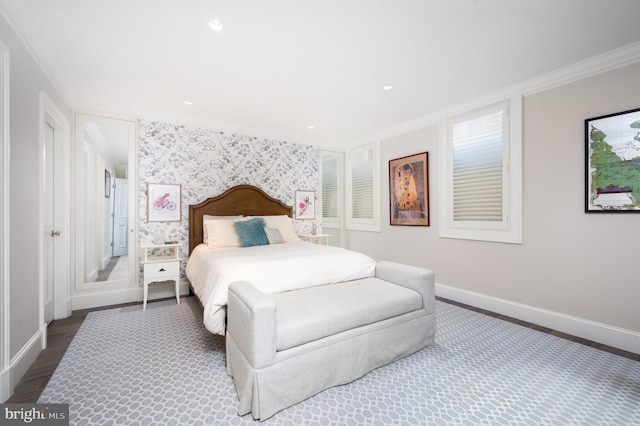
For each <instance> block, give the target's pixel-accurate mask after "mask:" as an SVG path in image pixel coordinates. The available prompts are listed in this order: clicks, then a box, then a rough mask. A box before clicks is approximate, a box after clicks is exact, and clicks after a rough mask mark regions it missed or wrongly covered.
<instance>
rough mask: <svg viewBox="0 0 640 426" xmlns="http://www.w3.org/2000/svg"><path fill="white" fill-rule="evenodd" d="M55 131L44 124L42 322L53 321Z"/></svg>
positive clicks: (55, 232)
mask: <svg viewBox="0 0 640 426" xmlns="http://www.w3.org/2000/svg"><path fill="white" fill-rule="evenodd" d="M55 139H56V132H55V129H54V128H53V127H52V126H51V125H50V124H49V123H47V122H45V143H44V194H45V195H44V202H45V205H44V321H45V322H46V323H47V324H49V323H50V322H51V321H53V284H54V280H55V239H56V238H57V237H58V236H59V235H60V233H59V231H57V230H56V229H55V217H54V216H55V214H54V212H55V188H56V186H55V181H54V177H55V172H54V164H55V162H54V152H55Z"/></svg>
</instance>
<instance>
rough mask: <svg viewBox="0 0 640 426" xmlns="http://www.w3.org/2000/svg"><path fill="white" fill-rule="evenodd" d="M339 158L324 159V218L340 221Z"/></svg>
mask: <svg viewBox="0 0 640 426" xmlns="http://www.w3.org/2000/svg"><path fill="white" fill-rule="evenodd" d="M338 166H339V162H338V157H324V158H323V159H322V217H323V218H324V219H336V220H337V219H338Z"/></svg>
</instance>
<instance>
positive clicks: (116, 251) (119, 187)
mask: <svg viewBox="0 0 640 426" xmlns="http://www.w3.org/2000/svg"><path fill="white" fill-rule="evenodd" d="M128 187H129V182H128V181H127V180H126V179H119V178H116V179H114V185H113V192H114V194H113V195H114V197H113V239H112V244H113V252H112V256H113V257H116V256H124V255H126V254H127V253H129V247H128V244H127V242H128V241H129V233H128V232H127V229H128V227H129V203H128V202H127V200H128V199H129V195H128Z"/></svg>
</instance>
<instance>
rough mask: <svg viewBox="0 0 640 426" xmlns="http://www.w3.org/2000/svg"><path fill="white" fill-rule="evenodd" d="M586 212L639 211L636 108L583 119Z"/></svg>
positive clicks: (639, 145) (638, 119) (639, 114)
mask: <svg viewBox="0 0 640 426" xmlns="http://www.w3.org/2000/svg"><path fill="white" fill-rule="evenodd" d="M584 139H585V145H586V146H585V163H586V164H585V206H584V210H585V212H586V213H640V108H639V109H634V110H631V111H624V112H618V113H615V114H609V115H603V116H601V117H594V118H589V119H587V120H585V122H584Z"/></svg>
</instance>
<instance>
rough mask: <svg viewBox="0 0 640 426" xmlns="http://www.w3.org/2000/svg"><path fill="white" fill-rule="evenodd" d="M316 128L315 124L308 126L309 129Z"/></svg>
mask: <svg viewBox="0 0 640 426" xmlns="http://www.w3.org/2000/svg"><path fill="white" fill-rule="evenodd" d="M315 127H316V126H314V125H313V124H309V125H308V126H307V129H315Z"/></svg>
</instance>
